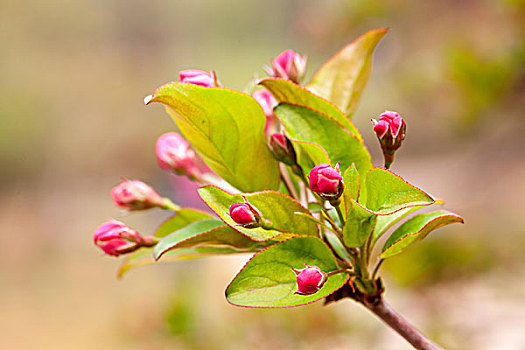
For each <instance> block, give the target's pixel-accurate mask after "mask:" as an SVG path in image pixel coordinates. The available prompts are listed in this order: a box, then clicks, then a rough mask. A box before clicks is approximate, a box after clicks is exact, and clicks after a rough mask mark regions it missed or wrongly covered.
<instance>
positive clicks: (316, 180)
mask: <svg viewBox="0 0 525 350" xmlns="http://www.w3.org/2000/svg"><path fill="white" fill-rule="evenodd" d="M308 180H309V181H310V189H311V190H312V191H314V192H315V193H317V194H319V195H320V196H321V197H322V198H324V199H326V200H329V201H334V200H337V199H338V198H339V197H341V195H342V194H343V190H344V184H343V177H342V176H341V172H340V171H339V163H338V164H337V165H336V166H335V168H332V167H331V166H330V165H329V164H319V165H317V166H315V167H314V168H313V169H312V171H310V175H309V176H308Z"/></svg>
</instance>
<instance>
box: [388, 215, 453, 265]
mask: <svg viewBox="0 0 525 350" xmlns="http://www.w3.org/2000/svg"><path fill="white" fill-rule="evenodd" d="M455 222H460V223H463V218H461V217H460V216H458V215H456V214H453V213H450V212H448V211H445V210H439V211H435V212H432V213H427V214H419V215H416V216H414V217H413V218H411V219H409V220H407V221H406V222H405V223H403V224H402V225H401V226H399V227H398V228H397V230H395V231H394V232H393V233H392V235H391V236H390V237H389V238H388V239H387V241H386V243H385V245H384V247H383V251H382V253H381V255H380V256H379V257H380V258H381V259H386V258H390V257H391V256H394V255H397V254H399V253H401V252H402V251H403V250H404V249H405V248H407V247H408V246H410V245H412V244H414V243H416V242H418V241H420V240H422V239H423V238H425V237H426V236H427V235H428V234H429V233H430V232H432V231H434V230H435V229H437V228H439V227H441V226H445V225H449V224H453V223H455Z"/></svg>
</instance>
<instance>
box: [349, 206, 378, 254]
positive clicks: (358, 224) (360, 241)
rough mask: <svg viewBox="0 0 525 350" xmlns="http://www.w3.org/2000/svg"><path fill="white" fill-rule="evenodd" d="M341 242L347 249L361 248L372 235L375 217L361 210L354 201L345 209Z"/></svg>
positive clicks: (363, 209)
mask: <svg viewBox="0 0 525 350" xmlns="http://www.w3.org/2000/svg"><path fill="white" fill-rule="evenodd" d="M347 212H348V214H347V215H346V222H345V226H344V227H343V240H344V242H345V245H346V246H347V247H361V246H362V245H364V244H365V243H366V241H367V239H368V237H369V236H370V235H371V234H372V230H373V229H374V227H375V224H376V221H377V215H376V214H373V213H371V212H370V211H368V210H366V209H365V208H363V207H362V206H361V205H359V204H358V203H356V202H355V201H353V200H352V201H350V206H348V207H347Z"/></svg>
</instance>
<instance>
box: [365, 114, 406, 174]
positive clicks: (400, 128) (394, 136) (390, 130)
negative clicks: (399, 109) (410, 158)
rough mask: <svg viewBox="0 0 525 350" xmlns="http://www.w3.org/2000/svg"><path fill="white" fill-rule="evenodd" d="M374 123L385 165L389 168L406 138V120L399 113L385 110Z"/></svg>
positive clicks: (373, 120)
mask: <svg viewBox="0 0 525 350" xmlns="http://www.w3.org/2000/svg"><path fill="white" fill-rule="evenodd" d="M372 123H373V124H374V132H375V133H376V135H377V138H378V139H379V142H380V143H381V150H382V151H383V156H384V157H385V166H386V168H389V167H390V165H391V164H392V162H393V161H394V154H395V152H396V151H397V150H398V149H399V147H401V144H402V143H403V140H404V139H405V132H406V124H405V121H404V120H403V118H401V116H400V115H399V114H398V113H396V112H392V111H385V113H383V114H381V115H380V116H379V120H376V119H372Z"/></svg>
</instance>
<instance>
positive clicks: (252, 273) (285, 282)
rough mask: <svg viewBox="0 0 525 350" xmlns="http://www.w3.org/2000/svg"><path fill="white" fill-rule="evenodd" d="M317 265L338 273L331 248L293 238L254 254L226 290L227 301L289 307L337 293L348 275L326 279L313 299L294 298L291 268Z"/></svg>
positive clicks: (318, 241)
mask: <svg viewBox="0 0 525 350" xmlns="http://www.w3.org/2000/svg"><path fill="white" fill-rule="evenodd" d="M304 264H308V265H316V266H318V267H319V268H320V269H321V270H322V271H324V272H330V271H335V270H337V269H338V267H337V264H336V260H335V257H334V256H333V254H332V252H331V251H330V248H328V246H327V245H326V244H325V243H323V241H321V240H320V239H319V238H316V237H294V238H292V239H290V240H287V241H285V242H282V243H278V244H275V245H272V246H270V247H268V248H266V249H264V250H263V251H261V252H259V253H257V254H255V255H254V256H253V258H252V259H250V261H248V263H247V264H246V265H245V266H244V267H243V269H242V270H241V271H240V272H239V274H238V275H237V276H236V277H235V279H234V280H233V281H232V282H231V283H230V285H229V286H228V288H227V289H226V299H227V300H228V302H230V303H231V304H233V305H237V306H247V307H268V308H275V307H291V306H299V305H304V304H309V303H312V302H315V301H317V300H320V299H322V298H324V297H326V296H327V295H329V294H331V293H333V292H334V291H336V290H337V289H339V288H340V287H341V286H342V285H343V284H344V283H345V282H346V280H347V279H348V274H346V273H338V274H334V275H331V276H329V277H328V279H327V281H326V283H325V284H324V285H323V287H322V288H321V289H320V290H319V291H318V292H317V293H315V294H312V295H298V294H294V292H295V291H296V290H297V282H296V275H295V273H294V272H293V270H292V268H296V269H302V268H304Z"/></svg>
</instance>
